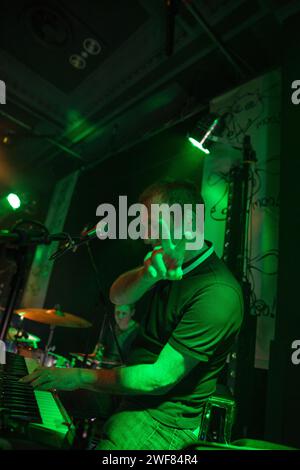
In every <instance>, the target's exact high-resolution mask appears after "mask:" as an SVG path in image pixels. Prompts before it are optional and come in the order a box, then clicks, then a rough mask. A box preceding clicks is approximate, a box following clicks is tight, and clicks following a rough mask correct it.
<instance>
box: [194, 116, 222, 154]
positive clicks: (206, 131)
mask: <svg viewBox="0 0 300 470" xmlns="http://www.w3.org/2000/svg"><path fill="white" fill-rule="evenodd" d="M220 121H221V117H220V116H217V117H216V115H213V114H208V115H206V116H204V117H203V118H202V119H201V120H200V121H198V122H197V124H196V126H195V127H194V128H193V130H192V131H191V132H189V133H188V136H187V137H188V139H189V141H190V143H191V144H192V145H194V147H197V148H198V149H199V150H201V152H203V153H205V154H206V155H209V154H210V151H209V148H208V147H210V146H211V144H212V143H213V142H215V141H217V140H218V137H217V134H218V133H219V132H220V130H222V129H220Z"/></svg>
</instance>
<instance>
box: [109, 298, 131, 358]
mask: <svg viewBox="0 0 300 470" xmlns="http://www.w3.org/2000/svg"><path fill="white" fill-rule="evenodd" d="M134 313H135V306H134V304H132V305H128V304H124V305H115V311H114V317H115V321H116V325H115V333H116V337H117V341H118V343H119V346H120V349H121V351H122V355H123V358H124V359H126V356H127V354H128V353H129V351H130V347H131V344H132V342H133V340H134V339H135V337H136V335H137V332H138V328H139V325H138V323H137V322H136V321H135V320H134V319H133V316H134ZM107 355H108V356H109V357H110V358H111V359H117V360H120V357H119V354H118V349H117V346H116V344H115V342H113V344H112V346H111V347H110V348H109V351H108V354H107Z"/></svg>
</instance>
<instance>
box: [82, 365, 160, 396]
mask: <svg viewBox="0 0 300 470" xmlns="http://www.w3.org/2000/svg"><path fill="white" fill-rule="evenodd" d="M79 370H80V374H81V380H80V388H83V389H87V390H92V391H94V392H102V393H109V394H115V395H161V394H163V393H165V391H166V390H168V388H169V387H168V386H167V385H166V384H164V380H163V377H160V378H158V376H157V372H156V369H155V366H153V365H152V364H141V365H135V366H129V367H117V368H114V369H79Z"/></svg>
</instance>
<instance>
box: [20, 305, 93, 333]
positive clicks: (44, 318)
mask: <svg viewBox="0 0 300 470" xmlns="http://www.w3.org/2000/svg"><path fill="white" fill-rule="evenodd" d="M14 313H16V314H17V315H19V316H20V317H22V318H27V319H28V320H33V321H36V322H38V323H45V324H46V325H53V326H65V327H68V328H89V327H90V326H92V324H91V323H90V322H89V321H87V320H85V319H84V318H81V317H78V316H77V315H72V313H66V312H62V311H61V310H59V309H55V308H48V309H46V308H22V309H18V310H15V312H14Z"/></svg>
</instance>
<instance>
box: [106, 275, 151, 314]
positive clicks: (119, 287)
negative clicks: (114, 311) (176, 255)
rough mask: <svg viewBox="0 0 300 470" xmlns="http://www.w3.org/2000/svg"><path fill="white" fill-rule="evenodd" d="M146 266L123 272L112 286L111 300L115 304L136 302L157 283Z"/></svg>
mask: <svg viewBox="0 0 300 470" xmlns="http://www.w3.org/2000/svg"><path fill="white" fill-rule="evenodd" d="M155 282H156V281H155V279H153V277H151V276H149V274H148V273H147V272H146V270H145V268H144V267H143V266H141V267H140V268H136V269H133V270H132V271H128V272H127V273H124V274H122V275H121V276H120V277H118V279H116V280H115V282H114V283H113V285H112V286H111V288H110V300H111V302H112V303H113V304H116V305H123V304H134V303H135V302H137V301H138V300H139V299H140V298H141V297H142V296H143V295H144V294H145V292H147V290H148V289H150V288H151V287H152V286H153V285H154V284H155Z"/></svg>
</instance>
